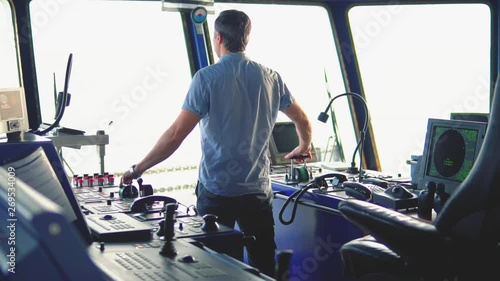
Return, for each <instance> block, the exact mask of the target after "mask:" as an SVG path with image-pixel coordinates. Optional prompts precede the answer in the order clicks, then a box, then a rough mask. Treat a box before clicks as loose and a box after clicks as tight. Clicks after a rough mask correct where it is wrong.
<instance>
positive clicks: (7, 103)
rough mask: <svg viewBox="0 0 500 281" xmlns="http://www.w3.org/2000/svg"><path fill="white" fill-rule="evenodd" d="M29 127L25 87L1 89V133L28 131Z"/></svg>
mask: <svg viewBox="0 0 500 281" xmlns="http://www.w3.org/2000/svg"><path fill="white" fill-rule="evenodd" d="M28 127H29V121H28V113H27V110H26V99H25V96H24V89H23V88H10V89H0V133H1V134H7V133H13V132H20V131H27V130H28Z"/></svg>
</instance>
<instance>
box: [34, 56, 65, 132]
mask: <svg viewBox="0 0 500 281" xmlns="http://www.w3.org/2000/svg"><path fill="white" fill-rule="evenodd" d="M72 65H73V54H72V53H70V54H69V57H68V64H67V65H66V75H65V76H64V89H63V92H62V94H61V95H62V98H61V99H62V101H61V102H60V103H59V108H60V109H59V110H57V111H58V112H57V117H56V120H55V121H54V123H52V125H50V126H49V127H48V128H46V129H45V130H43V131H37V132H36V134H37V135H45V134H46V133H48V132H50V131H51V130H52V129H54V128H55V127H57V126H59V122H60V121H61V119H62V117H63V115H64V109H65V108H66V103H67V102H68V95H69V94H68V84H69V78H70V77H71V67H72ZM54 91H57V90H55V74H54ZM54 95H55V93H54ZM56 100H59V97H57V99H56ZM56 104H57V102H56ZM56 108H57V106H56Z"/></svg>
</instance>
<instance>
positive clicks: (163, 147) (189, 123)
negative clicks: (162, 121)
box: [121, 109, 201, 184]
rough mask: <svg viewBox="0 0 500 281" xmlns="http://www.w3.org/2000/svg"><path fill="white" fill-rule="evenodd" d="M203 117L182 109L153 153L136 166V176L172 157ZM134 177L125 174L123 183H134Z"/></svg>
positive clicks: (128, 173)
mask: <svg viewBox="0 0 500 281" xmlns="http://www.w3.org/2000/svg"><path fill="white" fill-rule="evenodd" d="M200 119H201V117H200V116H198V115H197V114H195V113H193V112H191V111H189V110H185V109H182V110H181V112H180V113H179V115H178V116H177V119H175V121H174V123H172V125H170V127H169V128H168V129H167V130H166V131H165V132H164V133H163V135H161V137H160V138H159V139H158V141H157V142H156V144H155V145H154V146H153V148H152V149H151V151H150V152H149V153H148V154H147V155H146V156H145V157H144V159H142V160H141V162H139V163H137V164H136V166H135V172H136V174H139V175H140V174H142V173H144V172H145V171H146V170H147V169H149V168H151V167H153V166H154V165H156V164H158V163H160V162H162V161H164V160H165V159H167V158H168V157H170V156H171V155H172V154H173V153H174V152H175V151H176V150H177V148H179V146H180V145H181V143H182V142H183V141H184V139H185V138H186V137H187V136H188V135H189V133H191V131H192V130H193V129H194V127H195V126H196V124H198V122H199V121H200ZM132 179H133V176H132V174H131V173H130V172H128V171H127V172H125V173H124V174H123V176H122V180H121V181H122V183H125V184H128V183H130V182H131V181H132Z"/></svg>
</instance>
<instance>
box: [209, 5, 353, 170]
mask: <svg viewBox="0 0 500 281" xmlns="http://www.w3.org/2000/svg"><path fill="white" fill-rule="evenodd" d="M215 9H216V14H218V13H220V12H221V11H223V10H228V9H238V10H241V11H244V12H245V13H246V14H248V16H249V17H250V19H251V21H252V32H251V34H250V41H249V43H248V46H247V50H246V54H247V55H248V56H249V57H250V58H251V59H253V60H255V61H257V62H259V63H262V64H263V65H265V66H268V67H270V68H272V69H274V70H276V71H278V72H279V73H280V74H281V75H282V76H283V79H284V81H285V83H287V85H288V87H289V89H290V91H291V92H292V94H293V95H294V97H295V98H296V99H297V100H298V102H299V103H300V104H301V106H302V107H303V108H304V110H305V112H306V114H307V115H308V117H309V118H310V120H311V123H312V126H313V143H314V145H315V147H316V148H317V149H319V150H320V155H321V160H323V161H326V162H329V161H339V160H342V159H345V160H347V162H348V163H349V162H350V161H351V158H352V154H353V152H354V148H355V146H356V140H355V135H354V131H353V125H352V119H351V114H350V112H349V108H348V106H347V100H346V99H344V98H339V99H338V100H335V103H334V105H333V108H334V109H335V112H334V114H335V116H336V118H332V116H330V119H329V120H328V122H327V123H326V124H325V123H321V122H320V121H318V120H317V117H318V115H319V113H320V112H322V111H323V110H325V108H326V106H327V104H328V101H329V97H328V96H329V94H328V92H330V94H331V97H334V96H336V95H338V94H341V93H344V92H345V84H344V82H343V78H342V73H341V69H340V63H339V58H338V53H337V48H336V45H335V42H334V37H333V31H332V28H331V22H330V17H329V15H328V12H327V11H326V9H325V8H324V7H321V6H314V5H311V6H308V5H270V4H241V3H216V4H215ZM215 18H216V15H215V16H209V18H208V23H209V28H210V31H211V33H212V35H211V38H212V37H213V27H214V21H215ZM214 58H215V60H216V61H217V55H216V54H215V53H214ZM325 76H326V78H325ZM325 80H326V81H325ZM329 114H331V113H329ZM278 118H279V119H278V121H287V120H288V119H287V117H286V116H285V115H279V116H278ZM332 121H334V122H335V127H336V133H334V129H333V127H334V125H333V124H332ZM336 139H337V140H338V141H339V143H338V145H339V146H336V144H337V143H336V142H335V140H336Z"/></svg>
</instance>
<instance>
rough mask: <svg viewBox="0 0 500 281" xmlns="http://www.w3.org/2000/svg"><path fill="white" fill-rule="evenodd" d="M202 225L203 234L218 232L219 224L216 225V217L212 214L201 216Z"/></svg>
mask: <svg viewBox="0 0 500 281" xmlns="http://www.w3.org/2000/svg"><path fill="white" fill-rule="evenodd" d="M203 221H204V222H203V224H202V225H201V230H203V231H205V232H211V231H218V230H219V223H217V216H216V215H213V214H206V215H204V216H203Z"/></svg>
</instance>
